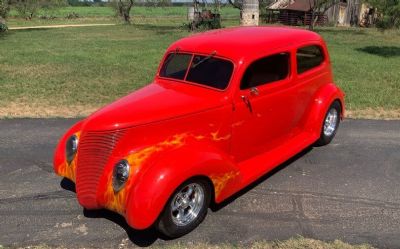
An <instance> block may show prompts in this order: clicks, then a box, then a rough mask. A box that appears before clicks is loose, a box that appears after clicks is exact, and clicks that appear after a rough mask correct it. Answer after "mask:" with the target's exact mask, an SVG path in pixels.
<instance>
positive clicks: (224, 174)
mask: <svg viewBox="0 0 400 249" xmlns="http://www.w3.org/2000/svg"><path fill="white" fill-rule="evenodd" d="M193 177H206V178H207V179H209V180H210V183H212V185H213V186H212V187H213V191H214V193H213V196H214V198H215V199H214V200H215V201H216V202H220V201H221V200H223V199H225V198H226V197H228V196H230V195H231V194H232V193H233V192H235V190H236V189H237V187H238V186H239V183H240V180H241V175H240V174H239V170H238V169H237V167H236V166H235V165H234V163H233V162H232V161H231V160H230V159H229V158H228V157H227V156H225V155H224V154H223V153H221V152H220V151H218V149H216V148H213V147H211V146H206V145H204V144H203V145H201V146H199V144H197V145H196V146H193V145H185V146H183V147H181V148H178V149H175V150H174V151H166V152H164V154H163V155H161V156H160V157H157V162H153V164H152V165H151V166H149V167H148V169H147V170H146V172H144V173H143V174H142V175H141V177H140V178H139V179H137V181H136V183H134V187H133V188H132V191H131V193H130V194H129V198H128V202H127V210H126V219H127V221H128V224H129V225H131V226H132V227H134V228H136V229H145V228H147V227H149V226H151V225H152V224H153V223H154V222H155V221H156V219H157V217H158V216H159V214H160V213H161V212H162V210H163V208H164V206H165V204H166V203H167V201H168V200H169V198H170V197H171V195H172V194H173V193H174V191H175V190H176V189H177V188H178V187H179V185H181V184H182V183H183V182H185V181H186V180H188V179H190V178H193Z"/></svg>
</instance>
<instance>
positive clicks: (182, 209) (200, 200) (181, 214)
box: [156, 179, 211, 238]
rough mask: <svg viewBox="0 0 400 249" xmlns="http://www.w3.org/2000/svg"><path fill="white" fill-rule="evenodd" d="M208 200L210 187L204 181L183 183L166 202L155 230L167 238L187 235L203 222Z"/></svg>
mask: <svg viewBox="0 0 400 249" xmlns="http://www.w3.org/2000/svg"><path fill="white" fill-rule="evenodd" d="M210 199H211V187H210V184H209V183H208V182H207V181H206V180H203V179H193V180H189V181H186V182H184V183H183V184H181V186H179V187H178V188H177V190H176V191H175V192H174V194H173V195H172V196H171V198H170V199H169V200H168V202H167V204H166V206H165V208H164V210H163V212H162V214H161V215H160V217H159V219H158V222H157V223H156V228H157V229H158V231H160V232H161V233H162V234H163V235H165V236H167V237H168V238H177V237H180V236H183V235H185V234H187V233H189V232H190V231H192V230H193V229H195V228H196V227H197V226H198V225H199V224H200V223H201V222H202V221H203V220H204V218H205V216H206V214H207V209H208V206H209V204H210Z"/></svg>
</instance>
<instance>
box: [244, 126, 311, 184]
mask: <svg viewBox="0 0 400 249" xmlns="http://www.w3.org/2000/svg"><path fill="white" fill-rule="evenodd" d="M317 139H318V137H317V136H315V135H313V134H312V133H311V132H303V133H300V134H299V135H297V136H295V137H294V138H292V139H290V140H289V141H288V142H286V143H284V144H282V145H280V146H278V147H276V148H275V149H273V150H270V151H268V152H265V153H263V154H260V155H257V156H255V157H252V158H250V159H247V160H245V161H243V162H241V163H239V165H238V166H239V169H240V171H241V174H242V182H241V184H240V189H242V188H244V187H246V186H247V185H249V184H250V183H252V182H254V181H255V180H257V179H258V178H260V177H262V176H263V175H264V174H266V173H268V172H269V171H271V170H272V169H274V168H275V167H277V166H279V165H280V164H282V163H284V162H285V161H287V160H289V159H290V158H291V157H293V156H295V155H296V154H298V153H300V152H301V151H302V150H304V149H305V148H307V147H308V146H310V145H312V144H313V143H314V142H315V141H316V140H317Z"/></svg>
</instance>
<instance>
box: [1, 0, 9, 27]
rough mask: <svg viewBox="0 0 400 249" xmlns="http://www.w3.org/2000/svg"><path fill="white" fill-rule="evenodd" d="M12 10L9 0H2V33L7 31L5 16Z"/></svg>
mask: <svg viewBox="0 0 400 249" xmlns="http://www.w3.org/2000/svg"><path fill="white" fill-rule="evenodd" d="M9 11H10V6H9V4H8V0H0V33H2V32H5V31H7V29H8V28H7V24H6V20H5V18H6V17H7V15H8V12H9Z"/></svg>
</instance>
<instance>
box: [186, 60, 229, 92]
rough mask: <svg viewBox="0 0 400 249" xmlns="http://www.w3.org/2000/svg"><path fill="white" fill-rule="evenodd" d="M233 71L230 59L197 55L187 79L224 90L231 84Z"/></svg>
mask: <svg viewBox="0 0 400 249" xmlns="http://www.w3.org/2000/svg"><path fill="white" fill-rule="evenodd" d="M232 71H233V64H232V62H230V61H227V60H221V59H218V58H212V57H207V56H201V55H195V56H194V57H193V62H192V65H191V67H190V69H189V73H188V75H187V78H186V80H187V81H190V82H195V83H198V84H202V85H206V86H210V87H214V88H218V89H221V90H223V89H225V88H226V87H227V86H228V84H229V80H230V78H231V75H232Z"/></svg>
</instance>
